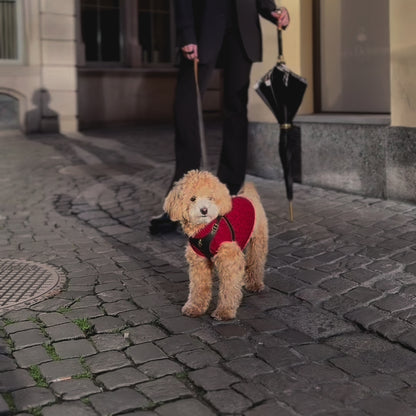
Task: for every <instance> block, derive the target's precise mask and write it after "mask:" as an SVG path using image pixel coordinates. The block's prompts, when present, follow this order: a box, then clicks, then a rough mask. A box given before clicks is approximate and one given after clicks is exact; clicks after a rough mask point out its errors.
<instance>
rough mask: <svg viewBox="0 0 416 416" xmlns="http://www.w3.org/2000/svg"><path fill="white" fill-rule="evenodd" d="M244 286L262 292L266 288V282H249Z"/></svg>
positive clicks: (251, 290) (252, 290) (249, 289)
mask: <svg viewBox="0 0 416 416" xmlns="http://www.w3.org/2000/svg"><path fill="white" fill-rule="evenodd" d="M244 287H245V288H246V289H247V290H248V291H249V292H261V291H262V290H263V289H264V283H263V282H254V283H248V284H245V285H244Z"/></svg>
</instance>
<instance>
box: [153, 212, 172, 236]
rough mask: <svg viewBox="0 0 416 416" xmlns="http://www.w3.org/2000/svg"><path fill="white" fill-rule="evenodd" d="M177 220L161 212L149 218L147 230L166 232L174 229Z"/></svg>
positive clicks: (157, 232) (158, 232) (156, 232)
mask: <svg viewBox="0 0 416 416" xmlns="http://www.w3.org/2000/svg"><path fill="white" fill-rule="evenodd" d="M178 224H179V223H178V222H175V221H172V220H171V219H170V218H169V215H168V214H166V213H163V214H161V215H158V216H157V217H153V218H152V219H151V220H150V227H149V232H150V234H153V235H154V234H167V233H172V232H174V231H176V229H177V228H178Z"/></svg>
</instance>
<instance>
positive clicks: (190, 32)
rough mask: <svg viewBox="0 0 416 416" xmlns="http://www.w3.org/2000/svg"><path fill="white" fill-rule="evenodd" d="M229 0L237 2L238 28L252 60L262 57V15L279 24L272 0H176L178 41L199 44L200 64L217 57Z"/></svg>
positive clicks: (259, 59) (255, 60)
mask: <svg viewBox="0 0 416 416" xmlns="http://www.w3.org/2000/svg"><path fill="white" fill-rule="evenodd" d="M229 1H235V5H236V6H235V9H236V15H237V16H236V17H237V22H238V28H239V32H240V36H241V40H242V42H243V45H244V49H245V51H246V53H247V56H248V58H249V59H250V60H251V61H252V62H257V61H261V59H262V39H261V28H260V22H259V14H260V15H261V16H263V17H264V18H266V19H268V20H270V21H271V22H273V23H276V21H275V19H274V18H273V17H272V16H271V12H272V11H273V10H275V9H276V5H275V3H274V1H273V0H175V21H176V31H177V44H178V46H179V47H182V46H184V45H188V44H191V43H193V44H197V45H198V55H199V60H200V62H201V63H208V62H213V61H215V60H216V59H217V57H218V52H219V50H220V48H221V44H222V39H223V36H224V31H225V28H226V13H225V12H226V7H227V2H229Z"/></svg>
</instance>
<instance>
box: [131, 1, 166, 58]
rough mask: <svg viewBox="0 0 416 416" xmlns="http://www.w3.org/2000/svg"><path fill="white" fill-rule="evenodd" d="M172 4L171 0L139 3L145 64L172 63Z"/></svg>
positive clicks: (141, 40)
mask: <svg viewBox="0 0 416 416" xmlns="http://www.w3.org/2000/svg"><path fill="white" fill-rule="evenodd" d="M171 3H172V2H171V1H169V0H140V1H139V9H138V22H139V43H140V45H141V47H142V62H143V63H144V64H148V63H152V64H158V63H171V62H172V56H173V53H172V51H173V45H172V43H171V41H170V40H169V39H173V36H172V33H171V27H172V25H171V15H172V13H171V10H170V7H171Z"/></svg>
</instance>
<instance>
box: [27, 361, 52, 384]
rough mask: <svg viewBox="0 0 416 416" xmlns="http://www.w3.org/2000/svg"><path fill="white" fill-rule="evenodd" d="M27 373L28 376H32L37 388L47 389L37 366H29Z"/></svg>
mask: <svg viewBox="0 0 416 416" xmlns="http://www.w3.org/2000/svg"><path fill="white" fill-rule="evenodd" d="M29 371H30V375H31V376H32V378H33V380H35V382H36V385H37V386H38V387H48V383H47V381H46V379H45V377H43V375H42V373H41V372H40V369H39V367H38V366H37V365H32V366H30V368H29Z"/></svg>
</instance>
